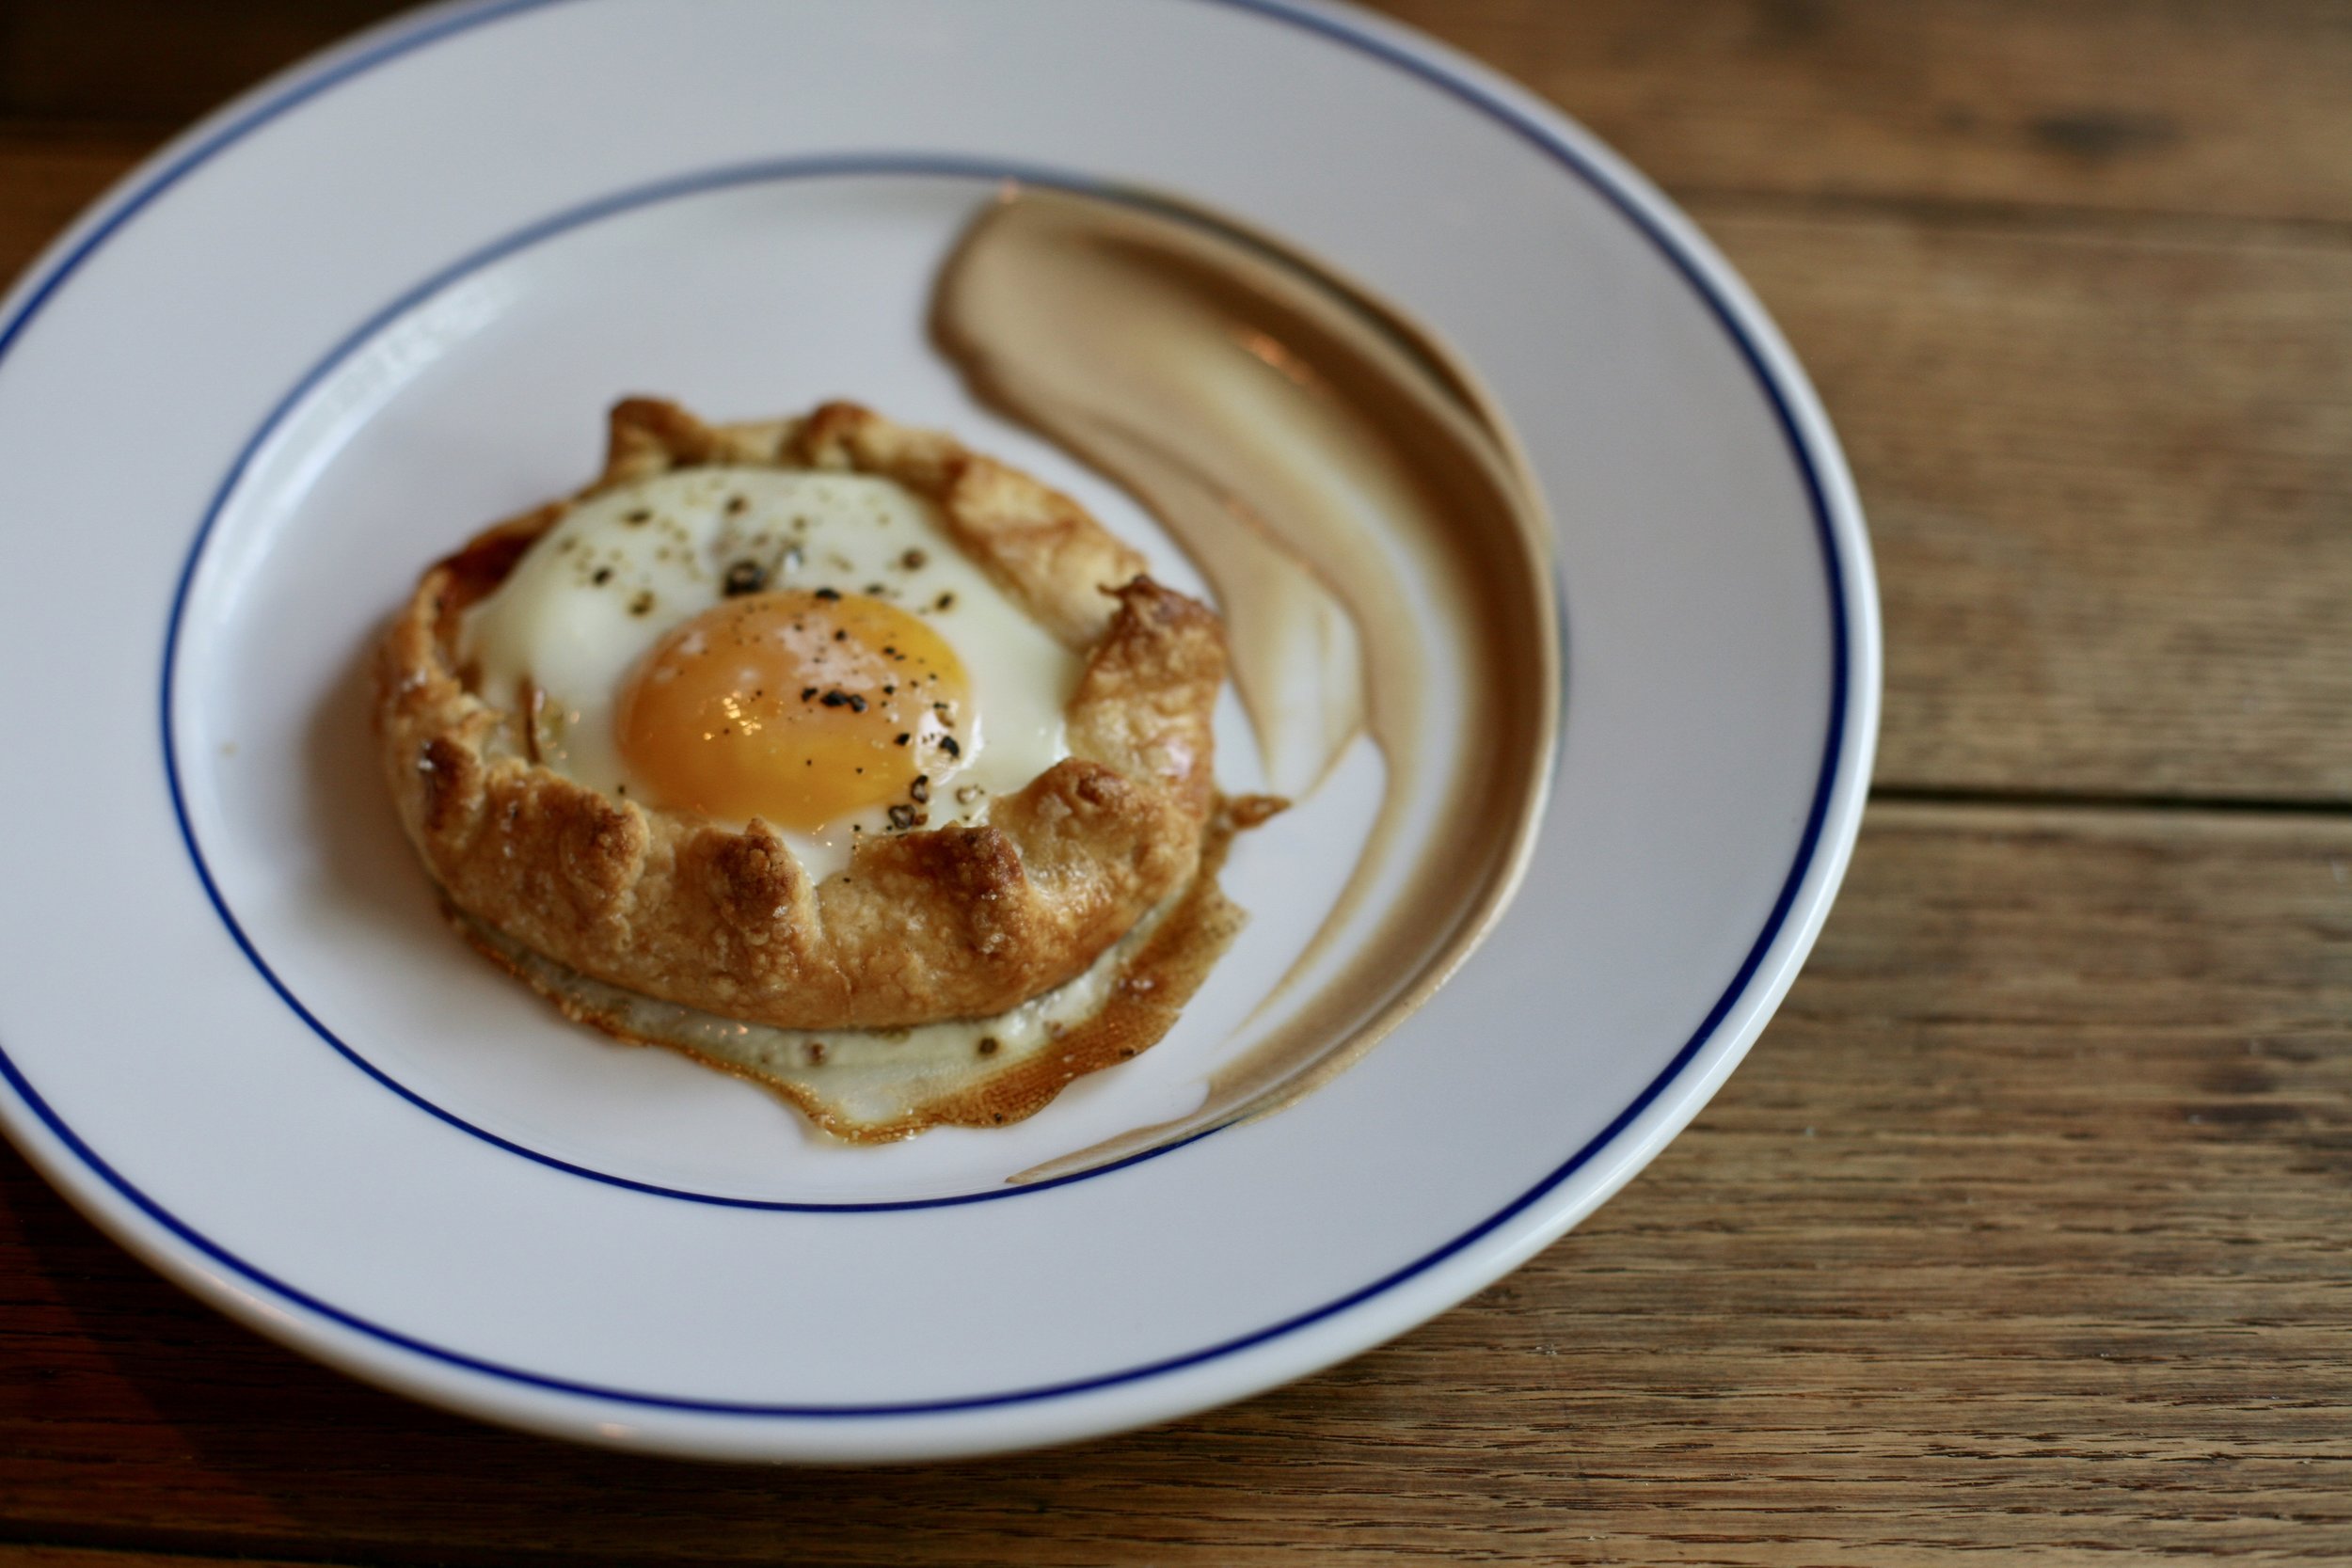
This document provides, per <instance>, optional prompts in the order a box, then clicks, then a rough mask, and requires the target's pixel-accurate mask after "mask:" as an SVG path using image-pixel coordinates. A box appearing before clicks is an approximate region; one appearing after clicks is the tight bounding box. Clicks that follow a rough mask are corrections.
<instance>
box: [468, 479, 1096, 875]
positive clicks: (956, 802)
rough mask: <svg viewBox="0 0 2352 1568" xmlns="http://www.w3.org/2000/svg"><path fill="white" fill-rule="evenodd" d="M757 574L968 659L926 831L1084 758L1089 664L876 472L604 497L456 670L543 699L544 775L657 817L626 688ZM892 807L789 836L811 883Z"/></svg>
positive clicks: (571, 517) (546, 541)
mask: <svg viewBox="0 0 2352 1568" xmlns="http://www.w3.org/2000/svg"><path fill="white" fill-rule="evenodd" d="M745 561H749V562H754V563H755V564H756V565H757V566H759V567H760V568H761V569H762V570H763V571H764V572H765V574H766V583H767V586H768V587H770V588H806V589H818V588H833V589H835V590H838V591H839V592H841V593H844V594H870V595H872V596H873V597H875V598H879V599H882V600H883V601H884V602H886V603H889V604H892V605H895V606H897V607H898V608H899V609H901V610H909V611H911V612H913V613H915V614H917V615H920V616H921V617H922V618H923V619H924V620H925V621H926V622H928V623H930V625H931V626H932V627H933V628H934V629H936V630H937V631H938V632H939V633H940V634H941V635H942V636H943V637H944V638H945V639H946V641H947V643H948V644H949V646H951V647H953V648H954V649H955V652H956V656H957V657H959V658H960V659H961V660H962V662H963V667H964V671H965V673H966V674H967V675H968V676H969V677H970V687H971V703H970V705H969V711H968V712H967V713H966V715H965V716H964V718H963V720H962V721H961V725H960V727H959V728H958V730H957V737H958V739H959V741H960V743H961V747H962V753H961V756H960V757H958V758H957V759H955V761H954V762H953V763H952V764H951V765H950V766H951V767H952V769H953V770H952V771H951V772H945V773H939V772H935V773H934V774H933V775H932V777H931V783H930V794H931V804H930V826H932V827H938V826H941V825H943V824H945V823H947V822H955V821H966V822H969V821H977V820H980V819H982V818H984V817H985V816H986V815H987V811H988V803H989V801H990V800H992V799H993V797H995V796H997V795H1000V794H1004V793H1006V792H1009V791H1011V790H1016V789H1019V788H1020V787H1022V786H1023V785H1024V784H1027V783H1028V782H1029V781H1030V780H1031V779H1033V778H1035V777H1037V775H1038V774H1040V773H1041V772H1043V771H1044V770H1045V769H1046V768H1050V767H1052V766H1053V765H1054V764H1055V763H1056V762H1057V761H1058V760H1060V759H1061V758H1062V757H1064V756H1066V755H1067V754H1068V748H1067V746H1066V745H1065V743H1064V738H1063V709H1064V708H1065V706H1066V705H1068V703H1069V701H1070V695H1071V692H1072V691H1073V689H1075V688H1076V685H1077V681H1078V676H1079V673H1080V672H1081V668H1082V667H1081V663H1080V661H1079V659H1078V657H1077V656H1076V655H1074V654H1073V653H1071V652H1070V651H1069V650H1068V649H1066V648H1064V647H1063V646H1062V645H1061V644H1060V643H1059V642H1057V641H1055V640H1054V639H1053V638H1052V637H1051V636H1050V635H1049V634H1048V633H1047V632H1046V631H1045V629H1044V628H1043V627H1042V626H1039V625H1038V624H1037V623H1036V622H1035V621H1032V620H1031V619H1029V617H1028V616H1027V615H1025V614H1024V613H1023V612H1022V610H1021V609H1020V608H1019V607H1018V606H1017V605H1015V604H1014V603H1013V602H1012V601H1011V600H1010V599H1009V598H1008V597H1007V596H1006V595H1005V594H1004V593H1003V592H1002V591H1001V590H999V589H998V588H997V587H996V586H995V585H994V584H993V583H992V582H991V581H990V580H989V579H988V576H987V574H986V573H985V572H983V571H982V570H981V569H980V567H979V566H978V564H977V562H974V561H972V560H971V558H969V557H968V556H966V555H964V554H963V553H962V551H961V549H959V548H958V547H957V546H956V544H955V542H954V541H953V539H951V538H950V537H949V536H948V534H947V532H946V529H945V528H944V527H943V526H942V525H941V523H940V521H939V518H938V515H937V513H936V511H935V510H934V509H933V507H932V506H931V504H930V502H929V501H927V500H925V499H923V498H921V497H919V496H917V495H915V494H914V493H913V492H912V491H909V490H907V489H906V488H905V487H904V486H902V485H899V484H898V483H895V482H894V481H891V480H887V479H881V478H876V477H874V476H871V475H866V474H832V473H807V472H799V471H792V470H787V469H773V468H734V467H714V468H689V469H684V470H681V471H678V472H675V473H668V474H663V475H660V476H659V477H657V478H654V479H649V480H645V481H642V482H640V483H635V484H630V485H625V486H622V487H620V488H617V489H613V490H609V491H606V492H604V493H603V494H601V495H598V496H596V497H593V498H591V499H588V500H585V501H582V502H580V504H579V505H577V506H575V507H574V508H573V509H572V510H571V511H570V512H569V513H568V514H567V515H565V516H564V519H563V520H562V521H561V522H559V523H558V524H557V525H556V526H555V527H554V528H553V529H551V530H549V531H548V533H547V534H546V535H544V536H543V537H542V538H541V539H540V540H539V541H538V543H536V544H535V545H533V546H532V547H531V549H530V551H529V552H528V553H526V554H525V555H524V556H523V558H522V560H521V561H520V562H517V563H516V567H515V570H514V571H513V572H512V573H511V574H510V575H509V576H508V577H507V579H506V580H505V581H504V582H503V583H501V584H500V586H499V588H498V589H497V591H496V592H494V593H492V594H488V595H487V596H486V597H485V598H484V599H483V600H482V601H481V602H480V603H479V604H477V605H475V606H474V607H473V608H472V610H470V611H469V614H468V616H467V618H466V623H465V626H464V629H463V632H462V635H461V638H460V643H459V657H460V658H461V660H462V661H464V662H466V663H468V664H469V665H470V666H471V667H472V668H473V669H474V670H476V671H477V672H478V674H479V682H480V685H479V689H480V691H481V692H482V694H483V696H484V697H485V700H487V701H489V702H491V703H493V704H496V705H500V706H501V707H508V708H510V709H515V710H516V711H519V706H518V705H522V704H524V703H525V702H526V701H527V695H528V693H529V692H531V691H532V690H533V689H535V690H536V691H537V692H539V693H540V694H541V705H540V706H539V709H538V712H537V715H536V717H535V719H533V718H532V716H530V715H525V716H524V722H526V723H532V724H533V725H534V727H535V730H536V739H537V745H538V754H539V760H540V761H541V762H542V763H544V764H545V765H546V766H548V767H549V768H553V769H555V770H556V771H557V772H560V773H562V774H564V776H565V777H567V778H570V779H573V780H575V781H577V782H579V783H580V784H586V785H588V786H589V787H591V788H594V789H598V790H602V791H604V792H605V793H607V794H611V795H614V796H616V797H623V798H634V799H637V800H642V801H645V802H647V803H649V804H658V803H659V802H658V801H654V800H652V799H651V796H650V794H649V792H648V791H647V789H646V788H645V786H644V784H643V783H642V782H641V781H639V780H636V779H634V778H633V777H632V776H631V775H630V773H629V770H628V767H627V766H626V765H625V764H624V763H623V761H622V758H621V752H620V744H619V737H618V734H617V730H616V725H615V713H616V709H617V707H618V705H619V700H620V695H621V691H622V689H623V687H624V686H625V685H626V684H627V682H628V677H629V674H630V673H631V672H632V671H633V670H635V668H636V667H637V665H638V662H639V661H640V660H642V659H643V658H644V657H645V655H646V654H647V653H648V652H650V651H651V650H652V648H653V646H654V644H656V643H657V642H659V641H660V640H661V639H662V638H663V637H664V636H665V635H667V634H668V633H669V632H670V631H672V630H673V629H675V627H677V626H680V625H681V624H683V623H684V622H686V621H689V620H691V619H692V618H693V617H694V616H696V615H698V614H700V613H702V612H703V611H704V610H708V609H709V608H710V607H712V606H713V605H716V604H718V603H719V602H721V600H722V599H723V597H724V596H725V594H724V583H725V579H726V575H727V572H728V569H729V568H730V567H731V566H734V565H735V564H736V563H737V562H745ZM944 760H945V759H943V761H944ZM886 804H887V803H886V802H882V803H877V804H876V805H874V806H873V807H871V808H869V809H867V810H865V811H861V812H858V813H855V814H852V815H850V816H844V817H842V818H841V819H840V820H838V821H836V822H832V823H828V824H827V825H826V826H825V827H823V828H821V829H819V830H818V831H817V832H814V833H803V832H787V831H786V830H783V829H781V828H779V829H778V830H777V831H778V832H780V833H782V835H783V837H784V838H785V840H786V842H787V844H789V845H790V846H791V847H792V849H793V852H794V853H795V854H797V855H798V856H799V857H800V859H801V863H802V864H803V865H804V866H805V867H807V868H808V870H809V873H810V874H811V875H812V876H815V877H819V878H822V877H827V876H831V875H833V874H834V873H835V872H838V871H840V870H841V869H842V868H843V867H845V866H847V865H848V863H849V860H850V849H851V848H852V847H854V846H855V844H856V842H857V840H858V839H859V838H860V837H861V836H863V835H865V834H868V833H880V832H887V831H889V824H888V819H887V816H886V815H885V807H886ZM730 825H732V826H740V824H730Z"/></svg>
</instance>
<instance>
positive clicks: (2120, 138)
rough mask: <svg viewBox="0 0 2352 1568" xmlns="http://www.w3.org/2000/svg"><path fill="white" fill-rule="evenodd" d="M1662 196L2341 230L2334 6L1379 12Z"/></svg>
mask: <svg viewBox="0 0 2352 1568" xmlns="http://www.w3.org/2000/svg"><path fill="white" fill-rule="evenodd" d="M1375 3H1376V4H1377V6H1378V8H1380V9H1382V10H1384V11H1387V12H1389V13H1391V15H1393V16H1395V17H1397V18H1398V19H1399V20H1401V21H1406V22H1409V23H1411V24H1414V25H1416V26H1419V27H1422V28H1425V29H1426V30H1427V31H1429V32H1431V33H1433V34H1435V35H1437V36H1438V37H1439V38H1442V39H1444V40H1447V41H1449V42H1452V43H1454V44H1455V45H1457V46H1458V47H1461V48H1463V49H1466V50H1468V51H1469V52H1470V54H1472V55H1477V56H1479V57H1481V58H1483V59H1485V60H1486V61H1487V62H1488V63H1490V64H1493V65H1496V66H1499V67H1501V68H1502V70H1503V71H1506V72H1508V73H1509V74H1511V75H1513V76H1515V77H1517V78H1518V79H1519V80H1521V81H1523V82H1525V83H1527V84H1528V85H1529V86H1531V87H1534V88H1535V89H1536V90H1537V91H1538V92H1541V93H1543V94H1544V95H1545V96H1546V97H1548V98H1549V99H1551V100H1552V101H1553V102H1554V103H1558V104H1559V105H1561V106H1562V107H1563V108H1565V109H1566V110H1567V111H1568V112H1569V113H1570V114H1572V115H1575V116H1576V117H1578V118H1579V119H1582V120H1583V121H1584V122H1585V123H1586V124H1587V125H1589V126H1591V127H1592V128H1593V129H1594V130H1595V131H1597V132H1598V133H1599V134H1600V135H1602V136H1603V137H1604V138H1605V139H1607V140H1608V141H1609V142H1610V143H1611V144H1612V145H1613V146H1614V147H1615V148H1617V150H1620V151H1622V152H1624V153H1625V154H1626V155H1627V156H1629V157H1630V158H1631V159H1632V160H1633V161H1634V162H1635V163H1636V164H1638V165H1640V166H1642V167H1643V168H1644V169H1645V171H1647V172H1648V173H1649V174H1650V175H1651V176H1653V177H1654V178H1656V179H1658V180H1660V181H1661V182H1663V183H1664V184H1665V185H1666V186H1667V187H1668V188H1669V189H1673V190H1676V191H1677V192H1678V193H1680V194H1683V195H1692V194H1695V193H1699V192H1708V191H1714V192H1726V191H1739V192H1747V193H1760V192H1772V193H1777V194H1779V195H1783V196H1788V197H1802V198H1812V199H1817V200H1820V199H1829V200H1838V201H1850V200H1868V201H1880V202H1891V203H1898V204H1901V205H1905V206H1911V205H1917V204H1921V203H1937V204H1963V205H1975V204H1982V205H1988V206H1995V207H2021V208H2027V209H2095V210H2101V211H2107V212H2134V213H2171V214H2192V215H2195V216H2197V217H2201V218H2204V217H2214V216H2222V215H2227V216H2235V217H2254V218H2279V219H2292V220H2299V221H2311V222H2319V223H2329V224H2341V223H2344V222H2345V221H2347V220H2352V158H2346V157H2344V148H2346V147H2352V8H2348V7H2347V6H2346V5H2344V3H2343V0H1677V3H1672V4H1662V5H1661V4H1658V3H1657V0H1581V3H1579V4H1577V5H1575V6H1572V7H1570V6H1562V5H1559V4H1557V3H1556V0H1375Z"/></svg>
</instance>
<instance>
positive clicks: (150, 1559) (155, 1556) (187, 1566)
mask: <svg viewBox="0 0 2352 1568" xmlns="http://www.w3.org/2000/svg"><path fill="white" fill-rule="evenodd" d="M231 1562H233V1563H234V1565H235V1568H323V1565H322V1564H319V1563H317V1562H314V1561H307V1560H306V1561H304V1562H294V1561H293V1560H289V1559H285V1558H269V1559H262V1558H257V1557H237V1558H233V1559H224V1558H219V1557H189V1556H185V1555H183V1554H182V1553H179V1552H140V1551H127V1552H119V1551H114V1550H111V1549H107V1548H103V1547H86V1546H43V1545H38V1544H11V1543H8V1542H5V1541H0V1568H220V1565H223V1564H227V1563H231Z"/></svg>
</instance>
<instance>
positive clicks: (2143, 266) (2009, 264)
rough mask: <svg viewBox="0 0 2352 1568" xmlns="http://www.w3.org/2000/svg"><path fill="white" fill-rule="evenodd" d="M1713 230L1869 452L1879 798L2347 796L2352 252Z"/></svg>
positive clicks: (1717, 211)
mask: <svg viewBox="0 0 2352 1568" xmlns="http://www.w3.org/2000/svg"><path fill="white" fill-rule="evenodd" d="M2347 145H2352V144H2347ZM2347 162H2352V160H2347ZM1696 213H1697V215H1698V216H1699V217H1700V219H1701V220H1702V221H1703V222H1704V223H1705V224H1706V225H1707V226H1708V229H1709V230H1710V231H1711V232H1712V233H1713V234H1714V235H1715V236H1716V237H1717V239H1718V240H1720V241H1721V242H1722V243H1723V245H1724V247H1725V248H1726V250H1727V251H1728V252H1729V253H1730V255H1731V257H1732V259H1733V261H1735V262H1736V263H1737V264H1738V265H1739V266H1740V268H1741V269H1742V271H1743V272H1745V274H1746V275H1747V276H1748V277H1749V278H1750V279H1751V280H1752V281H1753V282H1754V284H1755V285H1756V290H1757V292H1758V293H1760V294H1761V295H1762V296H1763V298H1764V300H1765V301H1766V303H1767V304H1768V305H1769V306H1770V307H1771V309H1772V310H1773V311H1774V313H1775V314H1776V316H1777V317H1778V319H1779V320H1780V322H1781V323H1782V325H1784V327H1785V328H1786V329H1787V331H1788V335H1789V337H1790V339H1791V341H1793V342H1794V344H1795V346H1796V348H1797V351H1798V353H1799V355H1800V356H1802V357H1803V358H1804V362H1805V364H1806V366H1807V368H1808V369H1809V370H1810V372H1812V374H1813V376H1814V377H1815V379H1816V381H1817V382H1818V384H1819V385H1820V388H1821V391H1822V395H1823V398H1824V401H1825V402H1826V403H1827V404H1828V406H1829V409H1830V413H1831V416H1832V418H1833V419H1834V420H1836V423H1837V426H1838V430H1839V434H1840V436H1842V438H1843V439H1844V441H1845V443H1846V445H1847V448H1848V450H1849V451H1850V453H1851V457H1852V461H1853V466H1854V469H1855V472H1856V475H1857V478H1858V481H1859V483H1860V486H1861V491H1862V498H1863V503H1864V506H1865V507H1866V509H1867V511H1868V513H1869V515H1870V522H1871V533H1872V538H1873V543H1874V545H1875V547H1876V549H1877V552H1878V562H1879V568H1880V574H1881V579H1882V584H1883V591H1884V602H1885V625H1886V632H1887V702H1886V720H1885V737H1884V744H1883V749H1882V752H1881V753H1880V756H1881V760H1880V765H1879V779H1880V781H1881V783H1882V784H1893V785H1898V786H1906V787H1922V788H1938V787H1942V788H1985V789H1996V790H2007V791H2071V792H2081V793H2089V794H2094V795H2099V794H2106V795H2122V794H2131V795H2137V794H2152V793H2153V794H2159V795H2182V796H2198V797H2217V798H2218V797H2233V796H2240V797H2243V796H2254V797H2273V798H2280V799H2300V800H2325V801H2336V802H2341V801H2344V800H2352V245H2344V244H2340V243H2336V242H2334V241H2325V242H2322V241H2315V240H2311V239H2308V238H2298V237H2296V236H2294V235H2292V234H2286V233H2281V232H2280V231H2276V230H2272V231H2266V232H2263V233H2255V232H2250V231H2249V232H2242V233H2240V234H2238V235H2236V236H2234V237H2233V238H2232V239H2230V240H2227V241H2220V240H2216V239H2212V238H2205V237H2195V236H2185V235H2181V234H2178V233H2173V232H2167V231H2163V230H2148V229H2145V228H2138V227H2120V228H2119V227H2108V228H2102V229H2090V228H2086V227H2084V226H2081V225H2074V226H2070V227H2068V228H2064V229H2052V228H2049V227H2045V226H2040V225H2031V224H2026V225H2019V224H1986V223H1978V222H1969V221H1958V220H1954V221H1944V222H1921V221H1916V220H1914V219H1910V218H1902V217H1881V216H1869V215H1862V214H1848V215H1844V216H1839V215H1835V214H1780V213H1759V212H1757V211H1756V210H1755V209H1754V208H1752V207H1747V206H1742V205H1738V204H1731V203H1714V202H1704V203H1700V204H1698V205H1697V207H1696Z"/></svg>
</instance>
